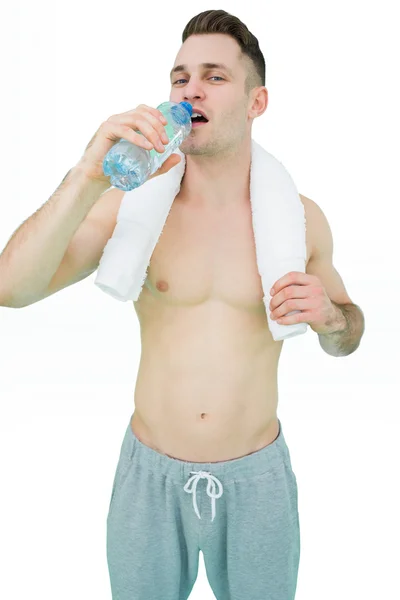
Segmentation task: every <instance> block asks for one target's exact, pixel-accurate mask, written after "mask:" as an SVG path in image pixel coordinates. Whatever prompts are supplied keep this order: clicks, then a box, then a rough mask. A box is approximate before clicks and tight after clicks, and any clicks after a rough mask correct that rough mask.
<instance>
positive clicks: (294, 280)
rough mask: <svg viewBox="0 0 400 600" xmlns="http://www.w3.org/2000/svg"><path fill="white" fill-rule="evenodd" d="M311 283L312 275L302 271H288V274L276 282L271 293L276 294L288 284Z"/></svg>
mask: <svg viewBox="0 0 400 600" xmlns="http://www.w3.org/2000/svg"><path fill="white" fill-rule="evenodd" d="M310 283H313V280H312V275H309V274H308V273H301V272H300V271H290V273H286V275H284V276H283V277H281V278H280V279H278V281H276V282H275V283H274V285H273V286H272V288H271V290H270V294H271V296H274V295H275V294H276V293H277V292H279V291H280V290H281V289H282V288H284V287H286V286H288V285H296V284H297V285H309V284H310Z"/></svg>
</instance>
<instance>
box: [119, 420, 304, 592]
mask: <svg viewBox="0 0 400 600" xmlns="http://www.w3.org/2000/svg"><path fill="white" fill-rule="evenodd" d="M279 427H280V430H279V435H278V437H277V438H276V439H275V440H274V441H273V442H272V443H271V444H269V445H268V446H266V447H264V448H262V449H261V450H258V451H257V452H253V453H252V454H249V455H247V456H244V457H242V458H238V459H234V460H229V461H222V462H216V463H197V462H186V461H183V460H177V459H174V458H170V457H169V456H166V455H164V454H160V453H159V452H157V451H155V450H153V449H152V448H150V447H149V446H146V445H145V444H143V443H142V442H141V441H140V440H139V439H138V438H137V437H136V436H135V435H134V433H133V431H132V428H131V424H130V420H129V425H128V428H127V430H126V433H125V437H124V440H123V442H122V448H121V454H120V458H119V461H118V465H117V469H116V473H115V478H114V484H113V489H112V494H111V500H110V507H109V512H108V517H107V561H108V569H109V574H110V583H111V590H112V598H113V600H186V599H187V598H188V597H189V595H190V592H191V590H192V588H193V586H194V583H195V581H196V578H197V573H198V565H199V551H200V550H201V551H202V552H203V556H204V564H205V568H206V573H207V578H208V581H209V584H210V586H211V589H212V591H213V592H214V595H215V596H216V598H217V600H293V599H294V597H295V592H296V585H297V574H298V568H299V561H300V527H299V514H298V504H297V482H296V476H295V474H294V472H293V470H292V467H291V461H290V455H289V450H288V447H287V446H286V442H285V439H284V437H283V432H282V425H281V422H280V421H279Z"/></svg>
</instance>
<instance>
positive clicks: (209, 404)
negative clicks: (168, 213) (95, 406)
mask: <svg viewBox="0 0 400 600" xmlns="http://www.w3.org/2000/svg"><path fill="white" fill-rule="evenodd" d="M147 308H148V307H147ZM144 312H145V313H146V311H144ZM138 316H139V319H140V322H141V338H142V354H141V360H140V366H139V372H138V377H137V382H136V388H135V412H134V413H133V416H132V421H131V427H132V431H133V432H134V434H135V435H136V437H137V438H138V439H139V440H140V441H141V442H142V443H143V444H145V445H147V446H149V447H151V448H153V449H154V450H156V451H157V452H159V453H161V454H165V455H167V456H170V457H171V458H177V459H180V460H184V461H190V462H219V461H227V460H232V459H235V458H240V457H242V456H246V455H248V454H250V453H252V452H255V451H257V450H259V449H261V448H263V447H265V446H267V445H268V444H270V443H271V442H273V441H274V440H275V439H276V438H277V436H278V433H279V423H278V418H277V412H276V411H277V404H278V390H277V368H278V361H279V356H280V352H281V348H282V342H274V340H273V338H272V336H271V334H270V332H269V329H268V326H267V321H266V315H265V310H264V308H263V306H261V307H260V308H259V309H257V310H254V312H252V313H251V312H243V311H239V310H236V309H235V308H233V307H228V306H227V305H221V304H218V303H217V302H213V301H211V300H210V301H208V302H205V303H204V304H202V305H200V306H199V305H197V306H194V307H185V308H177V307H174V308H172V307H165V308H163V309H161V310H160V306H159V307H158V310H155V311H153V310H151V309H150V311H149V312H148V313H147V314H146V315H143V314H140V313H138Z"/></svg>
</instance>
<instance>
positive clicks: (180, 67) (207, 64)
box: [170, 62, 233, 78]
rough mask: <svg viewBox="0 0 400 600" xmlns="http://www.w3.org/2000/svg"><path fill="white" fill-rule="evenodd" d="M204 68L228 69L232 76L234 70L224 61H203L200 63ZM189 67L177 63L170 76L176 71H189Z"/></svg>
mask: <svg viewBox="0 0 400 600" xmlns="http://www.w3.org/2000/svg"><path fill="white" fill-rule="evenodd" d="M200 66H201V67H202V68H203V69H222V70H223V71H226V72H227V73H229V75H230V76H231V77H233V72H232V70H231V69H230V68H229V67H228V66H227V65H225V64H223V63H211V62H205V63H201V65H200ZM187 69H188V67H187V65H177V66H176V67H174V68H173V69H172V70H171V73H170V78H171V77H172V75H173V74H174V73H179V72H180V71H187Z"/></svg>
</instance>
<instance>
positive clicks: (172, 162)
mask: <svg viewBox="0 0 400 600" xmlns="http://www.w3.org/2000/svg"><path fill="white" fill-rule="evenodd" d="M180 161H181V157H180V156H179V154H171V156H168V158H167V160H166V161H164V162H163V164H162V165H161V167H160V168H159V169H158V170H157V171H156V172H155V173H153V175H151V176H150V177H149V179H151V178H152V177H157V176H158V175H163V174H164V173H167V172H168V171H169V170H170V169H172V167H175V166H176V165H177V164H178V163H180Z"/></svg>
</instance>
